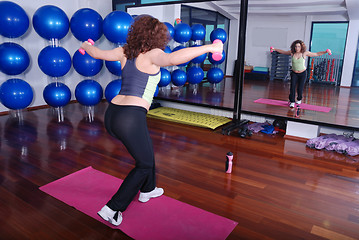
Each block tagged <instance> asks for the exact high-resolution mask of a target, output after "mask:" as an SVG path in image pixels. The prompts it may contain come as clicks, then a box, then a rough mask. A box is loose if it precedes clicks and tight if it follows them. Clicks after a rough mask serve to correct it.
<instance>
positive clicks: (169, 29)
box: [164, 22, 175, 38]
mask: <svg viewBox="0 0 359 240" xmlns="http://www.w3.org/2000/svg"><path fill="white" fill-rule="evenodd" d="M164 24H165V25H166V27H167V29H168V33H169V35H170V37H171V38H173V36H174V34H175V29H174V27H173V26H172V24H171V23H169V22H164Z"/></svg>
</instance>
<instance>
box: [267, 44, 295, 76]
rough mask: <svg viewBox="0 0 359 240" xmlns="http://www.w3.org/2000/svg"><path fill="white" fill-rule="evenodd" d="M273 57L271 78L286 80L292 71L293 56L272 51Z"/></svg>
mask: <svg viewBox="0 0 359 240" xmlns="http://www.w3.org/2000/svg"><path fill="white" fill-rule="evenodd" d="M272 50H273V49H272ZM271 58H272V63H271V70H270V74H269V79H270V80H271V81H272V80H274V79H280V80H283V81H286V80H287V77H288V75H289V72H290V66H291V56H289V55H285V54H280V53H279V52H277V51H271Z"/></svg>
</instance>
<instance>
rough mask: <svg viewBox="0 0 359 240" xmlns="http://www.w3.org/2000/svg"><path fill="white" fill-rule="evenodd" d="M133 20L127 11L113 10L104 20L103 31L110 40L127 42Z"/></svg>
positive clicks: (120, 42)
mask: <svg viewBox="0 0 359 240" xmlns="http://www.w3.org/2000/svg"><path fill="white" fill-rule="evenodd" d="M132 22H133V18H132V17H131V15H130V14H128V13H127V12H123V11H113V12H111V13H109V14H108V15H107V16H106V17H105V19H104V20H103V33H104V35H105V37H106V38H107V39H108V40H109V41H110V42H113V43H115V44H121V45H122V44H125V43H126V39H127V33H128V30H129V29H130V26H131V24H132Z"/></svg>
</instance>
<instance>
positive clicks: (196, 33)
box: [191, 24, 206, 41]
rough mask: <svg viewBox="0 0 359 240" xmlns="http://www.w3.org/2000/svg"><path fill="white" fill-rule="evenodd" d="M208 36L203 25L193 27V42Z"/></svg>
mask: <svg viewBox="0 0 359 240" xmlns="http://www.w3.org/2000/svg"><path fill="white" fill-rule="evenodd" d="M205 36H206V29H205V28H204V27H203V25H202V24H193V25H192V37H191V39H192V40H193V41H197V40H202V39H203V38H204V37H205Z"/></svg>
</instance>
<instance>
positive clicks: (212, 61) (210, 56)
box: [208, 50, 226, 64]
mask: <svg viewBox="0 0 359 240" xmlns="http://www.w3.org/2000/svg"><path fill="white" fill-rule="evenodd" d="M225 59H226V53H225V52H224V50H223V52H222V58H221V59H220V60H219V61H216V60H214V59H213V57H212V53H208V60H209V61H210V62H211V63H212V64H221V63H223V62H224V60H225Z"/></svg>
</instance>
